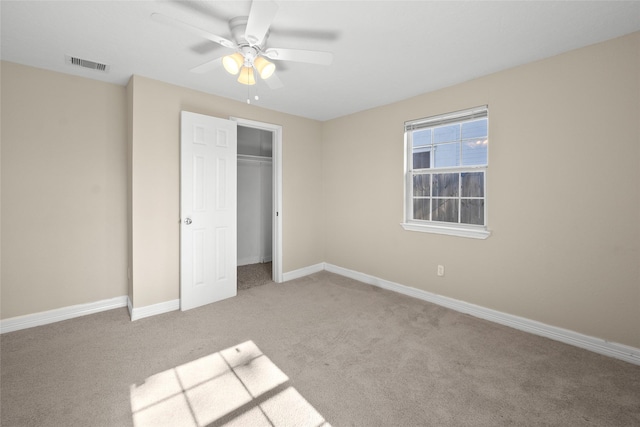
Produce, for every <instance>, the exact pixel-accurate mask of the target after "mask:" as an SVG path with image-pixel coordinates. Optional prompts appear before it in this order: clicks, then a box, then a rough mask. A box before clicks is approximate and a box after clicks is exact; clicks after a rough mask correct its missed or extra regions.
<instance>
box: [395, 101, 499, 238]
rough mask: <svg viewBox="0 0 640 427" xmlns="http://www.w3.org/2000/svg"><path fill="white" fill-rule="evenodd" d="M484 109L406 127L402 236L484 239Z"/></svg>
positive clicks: (486, 136) (486, 135)
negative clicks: (421, 233)
mask: <svg viewBox="0 0 640 427" xmlns="http://www.w3.org/2000/svg"><path fill="white" fill-rule="evenodd" d="M488 127H489V123H488V110H487V107H486V106H483V107H478V108H473V109H470V110H464V111H458V112H455V113H450V114H444V115H440V116H435V117H429V118H426V119H420V120H413V121H410V122H406V123H405V142H406V153H407V155H406V167H405V171H406V177H405V204H406V206H405V220H404V223H403V224H402V226H403V227H404V228H405V230H412V231H425V232H433V233H441V234H452V235H456V236H464V237H475V238H480V239H486V238H487V237H489V231H487V201H486V194H487V167H488V160H489V157H488V155H489V132H488V130H489V129H488Z"/></svg>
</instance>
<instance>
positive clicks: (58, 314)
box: [0, 296, 128, 334]
mask: <svg viewBox="0 0 640 427" xmlns="http://www.w3.org/2000/svg"><path fill="white" fill-rule="evenodd" d="M127 300H128V298H127V297H126V296H123V297H115V298H110V299H106V300H102V301H96V302H90V303H87V304H78V305H72V306H69V307H63V308H58V309H55V310H49V311H43V312H40V313H34V314H27V315H24V316H16V317H11V318H9V319H4V320H1V321H0V333H1V334H4V333H6V332H13V331H19V330H20V329H27V328H33V327H35V326H42V325H47V324H49V323H54V322H60V321H62V320H67V319H73V318H75V317H80V316H86V315H88V314H94V313H99V312H101V311H106V310H112V309H114V308H120V307H126V306H127Z"/></svg>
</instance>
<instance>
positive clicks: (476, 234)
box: [400, 222, 491, 239]
mask: <svg viewBox="0 0 640 427" xmlns="http://www.w3.org/2000/svg"><path fill="white" fill-rule="evenodd" d="M400 225H401V226H402V228H404V229H405V230H407V231H419V232H422V233H434V234H446V235H449V236H457V237H468V238H471V239H486V238H487V237H489V236H490V235H491V232H490V231H488V230H480V229H472V228H462V227H447V226H442V225H431V224H416V223H411V222H403V223H401V224H400Z"/></svg>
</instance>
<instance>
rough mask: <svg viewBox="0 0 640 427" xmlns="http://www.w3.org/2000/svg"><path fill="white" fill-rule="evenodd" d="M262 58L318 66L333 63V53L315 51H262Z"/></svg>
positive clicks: (275, 49)
mask: <svg viewBox="0 0 640 427" xmlns="http://www.w3.org/2000/svg"><path fill="white" fill-rule="evenodd" d="M264 56H266V57H267V58H269V59H273V60H277V61H295V62H306V63H308V64H318V65H330V64H331V62H333V53H331V52H320V51H317V50H301V49H280V48H271V49H267V50H265V51H264Z"/></svg>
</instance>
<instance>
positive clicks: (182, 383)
mask: <svg viewBox="0 0 640 427" xmlns="http://www.w3.org/2000/svg"><path fill="white" fill-rule="evenodd" d="M288 383H289V377H287V375H286V374H285V373H284V372H282V371H281V370H280V369H279V368H278V367H277V366H276V365H275V364H274V363H273V362H272V361H271V360H270V359H269V358H268V357H267V356H265V355H264V354H263V353H262V352H261V351H260V349H259V348H258V347H257V346H256V345H255V343H254V342H253V341H246V342H244V343H242V344H239V345H236V346H233V347H229V348H227V349H225V350H222V351H220V352H217V353H213V354H210V355H207V356H205V357H202V358H200V359H197V360H193V361H191V362H188V363H185V364H183V365H180V366H177V367H175V368H172V369H168V370H166V371H163V372H160V373H158V374H155V375H152V376H151V377H148V378H146V379H145V380H144V382H143V383H142V384H132V385H131V386H130V399H131V412H132V416H133V424H134V426H135V427H147V426H164V425H166V426H176V425H180V426H195V427H201V426H209V425H216V426H218V425H219V426H247V425H250V426H256V427H258V426H263V425H264V426H274V427H282V426H309V427H330V426H329V424H328V423H327V422H326V421H325V420H324V418H323V417H322V415H320V414H319V413H318V411H316V410H315V408H314V407H313V406H312V405H311V404H310V403H309V402H307V401H306V400H305V399H304V397H302V395H301V394H300V393H298V391H297V390H296V389H295V388H293V387H291V386H290V385H288Z"/></svg>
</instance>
